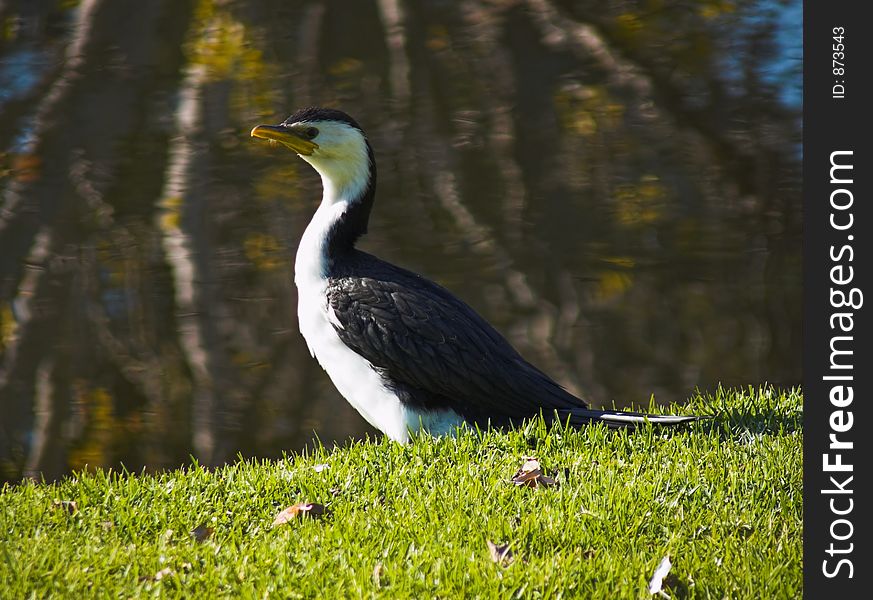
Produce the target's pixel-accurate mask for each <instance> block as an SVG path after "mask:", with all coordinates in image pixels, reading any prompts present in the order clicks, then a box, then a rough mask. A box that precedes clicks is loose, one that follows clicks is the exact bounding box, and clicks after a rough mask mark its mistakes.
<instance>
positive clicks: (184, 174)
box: [0, 0, 801, 479]
mask: <svg viewBox="0 0 873 600" xmlns="http://www.w3.org/2000/svg"><path fill="white" fill-rule="evenodd" d="M800 35H801V34H800V5H799V3H798V2H792V3H780V2H774V1H772V0H768V1H749V2H732V1H723V0H719V1H717V2H716V1H688V2H681V1H678V2H662V1H656V0H638V1H628V2H613V3H608V4H607V3H600V2H598V3H595V2H586V1H579V2H569V1H560V0H529V1H496V0H495V1H486V0H482V1H464V2H448V1H442V2H440V1H427V2H409V1H404V0H370V1H360V2H339V1H327V2H316V1H313V2H288V1H285V0H281V1H280V0H267V1H264V0H258V1H248V2H244V1H218V0H213V1H207V0H204V1H187V2H186V1H178V0H165V1H155V2H139V1H137V2H134V1H129V2H128V1H118V0H111V1H110V0H83V1H81V2H61V1H59V0H54V1H49V0H19V1H18V2H15V1H11V2H8V1H7V2H5V3H0V36H2V37H0V189H2V197H0V404H2V406H0V410H2V412H0V422H2V427H0V471H2V475H3V477H4V478H7V479H16V478H19V477H21V476H22V475H38V474H40V473H42V474H44V475H45V476H46V477H48V478H52V477H56V476H58V475H60V474H63V473H65V472H68V471H69V470H70V469H74V468H82V467H84V466H85V465H90V466H99V465H105V466H118V465H119V464H124V465H126V466H127V467H128V468H129V469H131V470H138V469H141V468H143V467H146V468H148V469H160V468H164V467H170V466H175V465H178V464H181V463H184V462H186V461H187V460H188V457H189V456H190V455H194V456H196V457H197V458H198V459H199V460H201V462H203V463H208V464H220V463H221V462H223V461H226V460H232V459H233V458H234V456H235V455H236V454H237V453H241V454H242V455H245V456H253V455H257V456H270V457H272V456H277V455H279V454H280V453H281V452H282V451H283V450H294V449H300V448H302V447H303V446H304V445H305V444H306V443H308V442H309V441H310V440H311V439H312V437H313V435H314V433H317V435H318V437H319V438H320V439H321V440H322V441H324V442H326V443H329V442H332V441H334V440H337V441H339V442H340V443H342V441H343V440H346V439H348V438H349V436H352V437H359V436H362V435H364V434H365V433H366V432H367V431H372V430H369V429H368V428H367V426H366V425H365V423H364V422H363V420H362V419H361V418H360V417H358V416H357V414H356V413H355V412H354V411H353V409H351V408H350V407H349V406H348V405H347V404H346V403H345V401H343V400H342V398H340V397H339V396H338V394H337V393H336V392H335V391H334V390H333V388H332V386H331V384H330V382H329V381H328V379H327V377H326V375H325V374H324V373H323V372H322V371H321V369H320V368H319V367H318V366H317V364H316V363H315V361H314V360H313V359H311V358H310V357H309V354H308V352H307V350H306V346H305V344H304V343H303V340H302V338H301V337H300V335H299V333H298V331H297V323H296V316H295V309H296V295H295V290H294V288H293V285H292V283H291V280H292V277H293V272H292V266H293V256H294V252H295V249H296V245H297V242H298V240H299V238H300V235H301V234H302V231H303V229H304V227H305V226H306V224H307V222H308V220H309V218H310V216H311V215H312V213H313V212H314V210H315V206H316V204H317V202H318V200H319V198H320V185H319V183H320V182H319V180H318V178H317V177H316V176H315V174H314V172H311V171H310V170H309V168H308V167H307V166H306V165H305V164H304V163H303V162H302V161H300V160H298V159H296V157H294V156H293V155H291V154H290V153H289V152H287V151H285V150H282V149H279V148H270V147H269V146H268V145H265V144H262V143H256V142H255V141H254V140H252V139H250V138H249V137H248V132H249V130H250V129H251V127H252V126H253V125H255V124H258V123H275V122H278V121H280V120H282V119H283V118H284V117H285V116H287V114H289V113H290V112H292V111H293V110H294V109H296V108H298V107H301V106H305V105H311V104H318V105H327V106H335V107H339V108H342V109H344V110H346V111H347V112H349V113H351V114H352V115H353V116H354V117H355V118H356V119H357V120H358V121H359V122H360V123H361V124H362V126H363V127H364V128H365V129H366V130H367V132H368V134H369V136H370V139H371V142H372V144H373V146H374V148H375V151H376V155H377V163H378V167H379V188H378V194H377V204H376V208H375V211H374V214H373V219H372V222H371V227H370V234H369V235H368V236H367V237H366V238H365V239H364V240H363V243H362V246H363V247H364V248H365V249H367V250H368V251H370V252H373V253H375V254H377V255H379V256H382V257H383V258H386V259H388V260H391V261H393V262H396V263H398V264H401V265H403V266H406V267H408V268H411V269H413V270H416V271H418V272H421V273H422V274H425V275H426V276H428V277H429V278H431V279H434V280H436V281H437V282H439V283H441V284H443V285H444V286H446V287H448V288H449V289H451V290H453V291H454V292H455V293H456V294H457V295H459V296H461V297H462V298H464V299H465V300H467V301H468V302H469V303H470V304H472V305H473V306H474V307H475V308H477V309H478V310H479V311H480V312H481V313H482V314H483V315H485V316H486V317H487V318H488V319H489V320H490V321H491V322H493V323H494V324H495V325H496V326H497V327H498V328H499V329H500V330H501V331H502V332H503V333H504V334H505V335H506V336H507V337H508V338H509V339H510V340H511V341H512V342H513V343H514V344H515V345H516V346H517V347H518V348H519V350H520V351H521V352H522V354H523V355H525V356H526V357H527V358H528V359H529V360H531V361H532V362H533V363H535V364H537V365H538V366H540V367H541V368H542V369H544V370H545V371H546V372H548V373H550V374H551V375H553V376H554V377H555V378H556V379H557V380H558V381H560V382H561V383H563V384H564V385H566V386H567V387H568V388H570V389H571V390H574V391H576V392H579V393H580V394H582V395H583V396H584V397H586V398H588V399H590V400H591V401H592V402H594V403H595V404H603V403H606V404H609V403H612V402H615V403H617V404H619V405H624V404H627V403H629V402H633V403H647V402H648V400H649V398H650V396H651V395H652V394H654V396H655V398H656V401H658V402H661V403H667V402H674V401H681V400H683V399H684V398H686V397H687V396H688V395H689V394H691V393H692V392H693V391H694V390H695V389H696V388H700V389H702V390H712V389H714V388H715V387H716V386H718V384H719V383H723V384H725V385H732V386H733V385H747V384H758V383H762V382H770V383H774V384H778V385H784V386H788V385H794V384H797V383H799V381H800V365H801V355H800V341H801V338H800V335H801V326H800V284H801V280H800V231H801V214H800V195H799V158H800V154H799V141H800V131H799V73H800V62H799V56H800V43H801V41H800V40H801V37H800Z"/></svg>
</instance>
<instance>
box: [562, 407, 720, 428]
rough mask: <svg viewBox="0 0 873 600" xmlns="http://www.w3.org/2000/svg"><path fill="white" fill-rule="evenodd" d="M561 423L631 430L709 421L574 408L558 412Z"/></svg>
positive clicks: (693, 417) (699, 418) (703, 418)
mask: <svg viewBox="0 0 873 600" xmlns="http://www.w3.org/2000/svg"><path fill="white" fill-rule="evenodd" d="M558 416H559V417H560V418H561V420H562V421H567V420H569V422H570V425H574V426H577V427H581V426H584V425H592V424H595V423H605V424H606V426H607V427H610V428H614V429H618V428H633V427H637V426H638V425H642V424H644V423H652V424H654V425H669V426H673V425H681V424H682V423H691V422H693V421H702V420H705V419H711V418H712V417H710V416H704V415H700V416H681V415H649V414H646V413H638V412H629V411H619V410H596V409H592V408H574V409H571V410H562V411H558Z"/></svg>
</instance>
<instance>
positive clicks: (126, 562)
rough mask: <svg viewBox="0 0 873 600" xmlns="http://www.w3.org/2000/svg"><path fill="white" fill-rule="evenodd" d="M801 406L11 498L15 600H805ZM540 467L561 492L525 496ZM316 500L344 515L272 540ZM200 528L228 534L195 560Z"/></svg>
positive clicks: (4, 520)
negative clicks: (503, 559) (520, 474)
mask: <svg viewBox="0 0 873 600" xmlns="http://www.w3.org/2000/svg"><path fill="white" fill-rule="evenodd" d="M801 404H802V394H801V393H800V391H799V390H795V391H786V392H779V391H775V390H771V389H769V388H763V389H760V390H755V389H749V390H744V391H719V392H718V393H716V394H715V396H713V397H696V398H693V399H692V400H691V402H690V404H689V405H688V406H686V407H684V408H683V409H682V412H695V413H709V414H714V415H717V419H716V420H715V421H712V422H706V423H698V424H694V425H692V426H689V427H684V428H681V429H678V430H665V429H658V428H654V427H645V428H642V429H640V430H638V431H636V432H632V433H629V432H626V431H607V430H606V429H604V428H603V427H599V426H598V427H590V428H587V429H584V430H581V431H573V430H567V429H564V428H562V427H559V426H556V427H551V428H549V427H546V426H544V425H543V424H542V423H541V422H534V423H531V424H529V425H528V426H527V427H526V428H524V429H519V430H515V431H511V432H508V433H500V432H485V433H476V432H469V433H463V434H461V435H459V436H458V437H457V438H448V439H439V440H433V439H429V438H424V437H422V438H419V439H417V440H416V441H415V442H414V443H411V444H409V445H405V446H404V445H399V444H396V443H393V442H388V441H385V440H383V439H378V440H373V441H367V442H361V443H350V444H348V445H347V446H345V447H342V448H337V449H332V450H328V449H319V450H317V451H315V452H313V453H310V454H309V455H308V456H300V455H294V456H289V457H288V458H287V459H284V460H280V461H277V462H272V461H267V462H259V461H240V462H238V463H237V464H234V465H232V466H228V467H225V468H221V469H218V470H215V471H209V470H206V469H202V468H199V467H197V466H191V467H189V468H185V469H182V470H177V471H172V472H167V473H164V474H161V475H156V476H135V475H130V474H118V473H107V472H101V471H98V472H96V473H79V474H77V475H76V476H74V477H72V478H69V479H67V480H64V481H63V482H61V483H58V484H55V485H44V484H23V485H20V486H16V487H6V488H5V489H3V490H2V492H0V532H2V533H0V598H25V597H29V596H32V597H44V596H47V595H49V594H56V595H57V596H58V597H65V598H66V597H69V598H74V597H82V596H98V597H103V596H112V597H123V598H126V597H142V596H169V597H186V598H190V597H216V596H218V597H221V596H240V595H241V596H243V597H264V596H266V595H268V594H269V595H271V596H274V597H278V598H296V597H324V598H344V597H352V598H357V597H371V596H381V597H389V598H405V597H410V598H432V597H443V598H455V597H480V598H496V597H523V598H537V597H548V598H554V597H562V596H563V597H586V598H634V599H637V598H646V597H649V594H648V591H647V582H648V579H649V577H650V576H651V575H652V573H653V571H654V570H655V568H656V566H657V565H658V562H659V561H660V560H661V558H662V557H663V556H665V555H669V556H670V558H671V560H672V563H673V568H672V571H671V577H670V579H669V581H668V584H669V586H670V587H668V588H666V591H667V593H668V594H669V595H670V596H671V597H688V598H724V597H729V598H796V597H799V596H800V595H801V579H802V578H801V555H802V550H801V531H802V530H801V518H802V469H801V465H802V461H801V455H802V444H801V437H802V431H801ZM531 455H534V456H536V457H537V458H538V459H539V460H540V462H541V464H542V466H543V468H544V470H545V471H546V472H547V474H549V475H554V476H555V477H556V478H557V480H558V482H559V485H558V486H557V487H553V488H539V489H529V488H520V487H515V486H514V485H513V484H512V483H510V482H509V480H510V478H511V477H512V476H513V475H514V474H515V472H516V470H517V469H518V468H519V467H520V465H521V464H522V457H524V456H531ZM320 464H326V465H328V467H327V468H326V469H315V468H314V466H315V465H320ZM55 500H61V501H63V500H69V501H74V502H76V504H77V506H78V511H77V512H75V514H72V515H71V514H69V513H68V511H67V510H64V509H63V508H59V507H55V506H53V503H54V501H55ZM304 500H306V501H310V502H319V503H322V504H326V505H327V506H328V507H329V509H330V514H329V516H327V517H326V518H323V519H318V520H316V519H299V520H296V521H294V522H291V523H289V524H286V525H282V526H278V527H273V526H272V522H273V518H274V516H275V515H276V513H278V512H279V511H280V510H282V509H283V508H285V507H286V506H289V505H291V504H294V503H297V502H299V501H304ZM201 525H206V526H208V527H211V528H212V529H213V533H212V535H211V536H210V537H208V538H207V539H205V540H203V541H197V540H195V539H194V538H193V537H192V535H191V533H190V532H191V530H193V529H194V528H196V527H198V526H201ZM487 541H493V542H496V543H509V544H511V551H512V553H513V556H514V560H513V561H512V562H511V563H510V564H507V565H503V564H497V563H495V562H493V561H492V560H491V558H490V556H489V551H488V547H487ZM162 572H163V573H165V574H166V575H165V576H163V577H161V578H156V575H157V574H158V573H162Z"/></svg>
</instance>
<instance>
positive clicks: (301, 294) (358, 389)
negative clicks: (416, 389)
mask: <svg viewBox="0 0 873 600" xmlns="http://www.w3.org/2000/svg"><path fill="white" fill-rule="evenodd" d="M346 205H347V204H346V202H345V201H340V202H336V203H332V204H330V203H324V202H323V203H322V205H321V206H320V207H319V209H318V211H316V213H315V216H314V217H313V219H312V221H311V222H310V224H309V226H308V227H307V228H306V231H305V232H304V234H303V238H302V239H301V241H300V247H299V249H298V251H297V260H296V262H295V274H294V281H295V283H296V284H297V294H298V304H297V317H298V319H299V322H300V333H301V334H303V337H304V339H305V340H306V344H307V345H308V346H309V351H310V353H311V354H312V355H313V356H314V357H315V358H316V359H318V362H319V364H320V365H321V367H322V368H323V369H324V370H325V371H326V372H327V374H328V375H329V376H330V379H331V381H333V384H334V385H335V386H336V388H337V390H339V392H340V394H342V395H343V397H345V399H346V400H348V402H349V404H351V405H352V406H354V407H355V409H356V410H357V411H358V412H359V413H361V416H363V417H364V419H366V420H367V422H368V423H370V424H371V425H372V426H373V427H376V428H377V429H379V430H380V431H382V432H383V433H384V434H385V435H387V436H388V437H390V438H391V439H393V440H397V441H400V442H406V441H407V440H408V439H409V434H410V431H413V432H414V431H417V430H419V429H421V428H424V429H426V430H427V431H429V432H430V433H432V434H434V435H444V434H447V433H451V432H453V431H454V429H455V428H456V427H457V426H458V425H460V424H462V423H463V419H461V417H459V416H458V415H457V414H456V413H454V412H453V411H440V412H424V411H417V410H414V409H412V408H407V407H406V406H405V405H404V404H403V403H401V402H400V400H399V399H398V398H397V395H396V394H395V393H394V392H392V391H391V390H390V389H388V388H386V387H385V385H384V383H383V381H382V378H381V377H380V376H379V374H378V373H376V371H375V370H374V369H373V367H372V365H371V364H370V362H369V361H367V360H366V359H364V358H363V357H362V356H360V355H359V354H358V353H356V352H355V351H353V350H351V349H350V348H349V347H348V346H346V345H345V344H344V343H343V342H342V340H340V338H339V336H337V333H336V329H335V326H334V324H333V323H332V321H334V322H335V321H336V315H334V314H333V313H332V312H331V310H330V307H329V306H328V305H327V294H326V292H327V284H328V281H327V278H326V277H325V257H324V249H325V248H324V247H325V244H324V232H326V231H327V230H328V228H329V226H330V224H331V223H332V222H334V220H335V219H336V218H337V217H338V216H339V215H341V214H342V212H343V211H344V210H345V208H346Z"/></svg>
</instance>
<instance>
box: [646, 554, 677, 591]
mask: <svg viewBox="0 0 873 600" xmlns="http://www.w3.org/2000/svg"><path fill="white" fill-rule="evenodd" d="M672 566H673V564H672V563H671V562H670V557H669V556H665V557H664V558H662V559H661V562H659V563H658V568H657V569H655V574H654V575H652V578H651V579H650V580H649V593H650V594H653V595H654V594H661V595H662V596H666V594H665V593H664V591H663V587H664V578H665V577H666V576H667V573H669V572H670V567H672Z"/></svg>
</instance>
